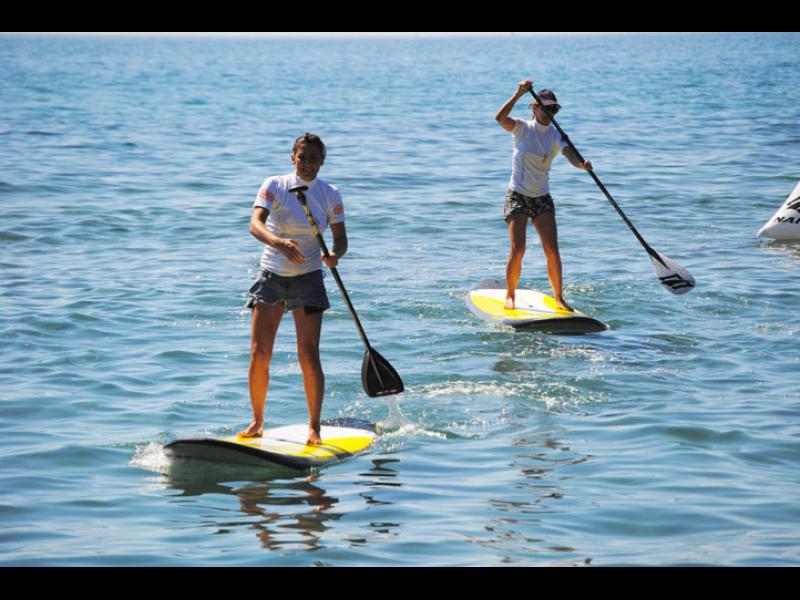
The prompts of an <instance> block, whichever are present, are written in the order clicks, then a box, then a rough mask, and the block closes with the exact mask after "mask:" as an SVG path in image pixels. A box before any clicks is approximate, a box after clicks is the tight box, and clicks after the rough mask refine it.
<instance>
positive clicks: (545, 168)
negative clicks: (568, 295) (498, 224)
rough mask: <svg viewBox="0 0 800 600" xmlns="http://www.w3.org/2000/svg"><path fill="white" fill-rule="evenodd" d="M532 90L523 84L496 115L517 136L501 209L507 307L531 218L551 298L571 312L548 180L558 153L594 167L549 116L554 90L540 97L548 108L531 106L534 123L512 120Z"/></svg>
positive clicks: (586, 167) (553, 107) (553, 111)
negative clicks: (505, 231) (544, 261)
mask: <svg viewBox="0 0 800 600" xmlns="http://www.w3.org/2000/svg"><path fill="white" fill-rule="evenodd" d="M532 87H533V82H532V81H530V80H525V81H521V82H520V83H519V85H518V86H517V91H516V93H515V94H514V95H513V96H512V97H511V98H510V99H509V100H508V101H507V102H506V103H505V104H503V106H501V107H500V110H499V111H498V112H497V115H496V116H495V119H496V120H497V122H498V123H500V126H501V127H502V128H503V129H505V130H506V131H508V132H510V133H512V134H513V135H514V152H513V155H512V163H511V165H512V167H511V181H510V183H509V189H508V192H507V193H506V197H505V205H504V210H503V217H504V219H505V221H506V223H507V224H508V234H509V237H510V239H511V251H510V253H509V256H508V264H507V265H506V302H505V307H506V308H507V309H509V310H510V309H513V308H514V299H515V294H516V290H517V283H518V282H519V278H520V274H521V272H522V257H523V256H524V254H525V234H526V230H527V225H528V219H531V221H532V223H533V226H534V228H535V229H536V232H537V233H538V234H539V238H540V239H541V241H542V247H543V248H544V254H545V257H546V259H547V276H548V278H549V279H550V285H551V286H552V288H553V297H554V298H555V300H556V303H557V305H558V307H559V308H560V309H562V310H568V311H570V312H571V311H572V310H573V309H572V307H571V306H570V305H569V304H567V302H566V300H564V295H563V290H562V281H561V255H560V254H559V252H558V230H557V228H556V209H555V206H554V205H553V198H552V197H551V196H550V189H549V181H548V180H549V175H550V167H551V165H552V164H553V159H554V158H555V156H556V154H558V152H561V153H562V154H563V155H564V156H565V157H566V158H567V160H569V162H570V163H572V165H574V166H575V167H577V168H579V169H583V170H584V171H590V170H591V169H592V163H591V162H589V161H586V162H581V160H580V158H578V156H577V155H576V154H575V152H574V151H573V150H572V149H571V148H570V147H569V146H568V145H567V143H566V141H564V140H563V139H562V138H561V135H560V134H559V133H558V131H557V130H556V128H555V127H553V125H552V124H551V120H550V119H551V117H552V116H555V114H556V113H557V112H558V111H559V109H560V108H561V105H559V104H558V102H557V101H556V96H555V94H554V93H553V92H552V91H550V90H542V91H541V92H539V94H538V96H539V98H540V99H541V101H542V104H543V105H544V106H539V104H537V103H536V102H534V103H533V104H531V109H532V110H533V120H531V121H524V120H522V119H512V118H511V117H510V116H509V115H510V113H511V111H512V109H513V108H514V105H515V104H516V103H517V100H519V99H520V98H521V97H522V96H524V95H525V94H527V93H529V92H530V90H531V89H532Z"/></svg>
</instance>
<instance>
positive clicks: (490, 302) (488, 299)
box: [466, 280, 608, 333]
mask: <svg viewBox="0 0 800 600" xmlns="http://www.w3.org/2000/svg"><path fill="white" fill-rule="evenodd" d="M505 301H506V284H505V282H502V281H495V280H487V281H481V282H480V283H479V284H477V285H476V286H475V287H474V288H472V289H471V290H470V291H469V293H468V294H467V298H466V303H467V307H468V308H469V309H470V310H471V311H472V312H473V314H475V315H476V316H478V317H480V318H481V319H485V320H487V321H489V322H491V323H495V324H497V325H507V326H510V327H513V328H514V329H521V330H530V331H543V332H548V333H591V332H595V331H605V330H606V329H608V326H607V325H606V324H605V323H603V322H602V321H598V320H597V319H593V318H592V317H589V316H587V315H585V314H584V313H582V312H581V311H579V310H575V311H574V312H569V311H565V310H560V309H559V308H558V307H557V306H556V301H555V299H553V298H552V297H551V296H547V295H545V294H542V293H541V292H537V291H536V290H526V289H522V288H518V289H517V294H516V298H515V302H514V304H515V308H514V309H513V310H508V309H506V308H505V307H504V304H505Z"/></svg>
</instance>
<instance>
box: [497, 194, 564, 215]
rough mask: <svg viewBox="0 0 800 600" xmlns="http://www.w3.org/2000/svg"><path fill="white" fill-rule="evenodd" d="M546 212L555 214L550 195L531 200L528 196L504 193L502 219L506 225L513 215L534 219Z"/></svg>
mask: <svg viewBox="0 0 800 600" xmlns="http://www.w3.org/2000/svg"><path fill="white" fill-rule="evenodd" d="M546 212H551V213H553V214H555V212H556V207H555V205H554V204H553V198H552V197H551V196H550V194H545V195H544V196H537V197H535V198H531V197H530V196H524V195H523V194H520V193H519V192H515V191H513V190H508V192H506V200H505V203H504V204H503V218H504V219H505V221H506V223H508V220H509V219H510V218H511V217H513V216H515V215H519V214H523V215H526V216H528V217H530V218H531V219H535V218H536V217H538V216H539V215H541V214H542V213H546Z"/></svg>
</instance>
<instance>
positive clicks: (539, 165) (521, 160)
mask: <svg viewBox="0 0 800 600" xmlns="http://www.w3.org/2000/svg"><path fill="white" fill-rule="evenodd" d="M516 121H517V126H516V127H514V130H513V131H512V132H511V133H512V134H513V135H514V153H513V155H512V158H511V181H510V182H509V184H508V186H509V187H510V188H511V189H512V190H513V191H515V192H519V193H520V194H523V195H525V196H531V197H534V198H535V197H536V196H544V195H545V194H547V193H549V192H550V184H549V181H550V166H551V165H552V164H553V158H555V156H556V155H557V154H558V153H559V152H560V151H561V150H563V149H564V148H565V147H566V145H567V143H566V142H565V141H564V140H563V139H561V134H560V133H558V130H557V129H556V128H555V127H553V125H552V124H551V125H548V126H547V127H545V126H544V125H542V124H541V123H539V122H537V121H536V120H535V119H534V120H533V121H523V120H522V119H516Z"/></svg>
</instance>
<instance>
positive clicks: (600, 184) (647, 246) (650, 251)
mask: <svg viewBox="0 0 800 600" xmlns="http://www.w3.org/2000/svg"><path fill="white" fill-rule="evenodd" d="M530 92H531V95H532V96H533V99H534V100H536V102H537V103H538V104H539V106H541V107H542V108H543V109H544V110H545V112H547V109H546V108H544V104H542V101H541V100H540V99H539V96H538V95H537V94H536V92H534V91H533V88H531V90H530ZM548 116H550V122H551V123H552V124H553V125H554V126H555V128H556V129H557V130H558V133H560V134H561V138H562V139H563V140H564V141H565V142H566V143H567V144H568V145H569V147H570V148H571V149H572V151H573V152H574V153H575V156H577V157H578V160H580V161H581V162H586V161H585V160H584V158H583V156H581V153H580V152H579V151H578V149H577V148H576V147H575V144H573V143H572V140H571V139H569V136H568V135H567V134H566V133H564V130H563V129H561V126H560V125H559V124H558V122H557V121H556V120H555V118H553V116H552V115H549V113H548ZM588 173H589V175H591V176H592V179H594V182H595V183H596V184H597V187H599V188H600V191H601V192H603V194H604V195H605V197H606V199H607V200H608V201H609V203H610V204H611V206H613V207H614V210H616V211H617V213H618V214H619V216H620V217H622V220H623V221H625V224H626V225H627V226H628V227H629V228H630V230H631V231H632V232H633V235H635V236H636V239H637V240H639V243H640V244H641V245H642V246H643V247H644V249H645V250H646V251H647V253H648V254H649V255H650V256H652V257H653V258H655V259H656V260H657V261H658V262H660V263H661V264H662V265H663V264H664V261H663V260H661V257H660V256H659V255H658V252H656V251H655V250H653V248H652V247H651V246H650V244H648V243H647V242H646V241H645V239H644V238H643V237H642V234H640V233H639V232H638V231H637V230H636V227H634V226H633V223H631V221H630V219H628V217H627V216H626V215H625V213H624V212H622V209H621V208H620V207H619V204H617V202H616V200H614V198H613V197H612V196H611V193H610V192H609V191H608V190H607V189H606V186H604V185H603V182H602V181H600V178H599V177H598V176H597V175H595V172H594V171H593V170H589V171H588ZM664 267H665V268H666V267H667V265H664Z"/></svg>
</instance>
